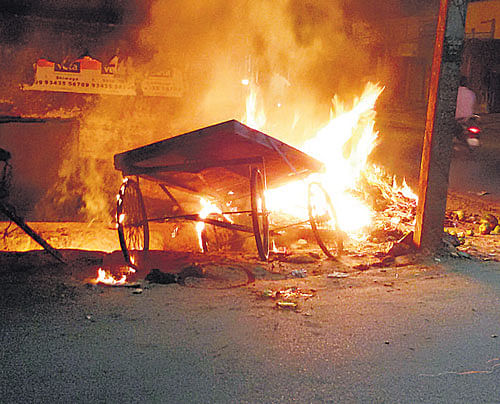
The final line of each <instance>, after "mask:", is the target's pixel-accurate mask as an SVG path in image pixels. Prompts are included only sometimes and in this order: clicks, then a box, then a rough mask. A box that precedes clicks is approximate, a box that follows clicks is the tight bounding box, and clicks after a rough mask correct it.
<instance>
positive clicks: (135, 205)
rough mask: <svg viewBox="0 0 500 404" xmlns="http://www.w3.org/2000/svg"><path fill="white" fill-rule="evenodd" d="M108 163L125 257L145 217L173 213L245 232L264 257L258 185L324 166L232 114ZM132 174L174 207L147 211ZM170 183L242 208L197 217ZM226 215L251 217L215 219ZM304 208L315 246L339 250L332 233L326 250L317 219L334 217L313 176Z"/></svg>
mask: <svg viewBox="0 0 500 404" xmlns="http://www.w3.org/2000/svg"><path fill="white" fill-rule="evenodd" d="M114 164H115V168H116V169H117V170H120V171H121V172H122V175H123V176H124V177H125V180H124V183H123V184H122V187H121V188H120V191H119V194H118V198H117V199H118V202H117V215H116V217H117V224H118V225H117V227H118V235H119V239H120V245H121V248H122V251H123V254H124V256H125V259H126V261H127V262H129V263H130V261H131V252H132V251H133V250H148V248H149V224H148V223H149V222H151V221H179V220H191V221H196V222H205V223H208V224H211V225H214V226H219V227H225V228H228V229H231V230H235V231H240V232H246V233H253V235H254V238H255V242H256V246H257V251H258V254H259V257H260V259H262V260H267V259H268V256H269V233H270V229H269V211H268V210H267V209H266V203H265V195H264V193H265V190H266V189H267V188H268V187H269V188H274V187H278V186H281V185H283V184H286V183H288V182H290V181H296V180H299V179H303V178H305V177H307V176H309V175H310V174H312V173H315V172H321V171H322V170H323V169H324V166H323V164H322V163H321V162H319V161H318V160H316V159H314V158H312V157H310V156H308V155H307V154H305V153H303V152H301V151H300V150H297V149H295V148H293V147H292V146H289V145H287V144H285V143H283V142H281V141H279V140H277V139H275V138H273V137H271V136H268V135H266V134H264V133H262V132H260V131H257V130H255V129H252V128H250V127H248V126H246V125H243V124H242V123H240V122H238V121H236V120H230V121H227V122H222V123H219V124H216V125H212V126H209V127H205V128H202V129H199V130H195V131H192V132H189V133H185V134H182V135H178V136H175V137H171V138H168V139H165V140H162V141H159V142H156V143H152V144H149V145H146V146H143V147H139V148H137V149H133V150H129V151H126V152H123V153H119V154H116V155H115V156H114ZM140 178H144V179H147V180H149V181H153V182H154V183H157V184H158V185H159V186H160V188H161V189H162V191H163V193H164V194H165V195H166V196H167V197H168V198H169V200H170V202H171V203H172V202H173V203H175V204H176V205H177V206H178V209H177V213H179V214H176V215H172V216H164V217H160V218H148V215H147V212H146V208H145V204H144V200H143V196H142V193H141V188H140V185H139V180H140ZM174 189H176V190H181V191H183V192H187V193H191V194H195V195H198V196H201V197H204V198H208V199H211V200H214V201H217V202H218V203H219V204H220V205H221V206H228V203H232V206H247V207H249V209H242V210H234V209H233V210H230V211H226V212H222V213H221V215H219V216H217V217H213V216H210V215H209V216H207V217H204V218H203V217H201V216H200V215H199V214H198V213H189V212H186V211H185V210H184V208H183V207H182V206H181V204H180V203H179V202H178V200H177V199H176V198H175V197H174V195H173V193H172V192H171V191H172V190H174ZM314 193H316V194H318V193H319V195H320V199H321V200H322V202H321V203H320V202H317V201H318V198H317V197H314V196H312V195H313V194H314ZM245 201H246V202H245ZM248 201H249V203H248ZM325 203H326V205H325ZM325 206H326V208H325ZM325 209H326V210H325ZM325 212H326V213H325ZM228 215H231V216H238V215H240V216H241V215H243V216H244V217H245V216H246V217H247V218H248V217H249V216H250V217H251V225H247V224H244V223H243V224H238V223H236V220H234V221H233V220H231V221H229V220H225V219H223V217H227V216H228ZM309 216H310V223H311V226H312V230H313V232H314V233H315V236H316V239H317V240H318V237H319V240H318V243H319V245H320V247H321V248H322V249H323V251H325V253H327V255H330V256H333V255H335V254H337V253H338V252H339V251H340V250H341V246H340V245H339V243H338V240H337V242H336V244H337V245H336V246H335V247H334V250H336V251H332V249H331V248H330V247H329V246H327V245H326V243H325V242H324V240H323V236H322V234H321V227H322V226H323V225H324V224H325V223H326V222H328V221H330V222H331V221H332V219H333V221H334V222H335V223H336V218H335V213H334V210H333V206H332V204H331V200H330V198H329V196H328V195H327V194H326V192H324V189H323V188H322V187H321V185H319V184H317V183H313V184H310V185H309Z"/></svg>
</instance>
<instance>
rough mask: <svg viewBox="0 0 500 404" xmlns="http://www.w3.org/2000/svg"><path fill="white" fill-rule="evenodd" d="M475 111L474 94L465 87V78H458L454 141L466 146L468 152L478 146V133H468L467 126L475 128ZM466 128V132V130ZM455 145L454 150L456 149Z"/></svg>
mask: <svg viewBox="0 0 500 404" xmlns="http://www.w3.org/2000/svg"><path fill="white" fill-rule="evenodd" d="M475 110H476V93H475V92H474V91H472V90H471V89H470V88H469V87H467V78H466V77H464V76H462V77H460V84H459V87H458V93H457V107H456V109H455V122H456V129H455V130H456V133H455V139H456V140H458V141H459V143H458V144H460V143H462V144H464V145H467V148H468V149H469V150H472V149H473V148H475V147H477V146H479V144H480V143H479V136H478V132H479V129H478V132H470V133H469V131H470V129H469V128H468V127H469V126H472V125H473V126H476V125H477V124H476V123H475V122H476V119H477V115H475V114H474V112H475ZM466 128H467V130H466ZM472 133H473V134H472ZM457 147H458V146H457V145H455V149H457Z"/></svg>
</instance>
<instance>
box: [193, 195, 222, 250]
mask: <svg viewBox="0 0 500 404" xmlns="http://www.w3.org/2000/svg"><path fill="white" fill-rule="evenodd" d="M200 204H201V210H200V212H199V213H198V216H199V217H200V218H201V219H206V218H207V217H208V215H209V214H210V213H222V211H221V210H220V209H219V208H218V207H217V206H216V205H214V204H213V203H212V202H210V201H209V200H207V199H205V198H200ZM204 229H205V223H204V222H196V232H197V233H198V244H199V246H200V250H201V251H202V252H205V247H204V245H203V236H202V234H203V230H204Z"/></svg>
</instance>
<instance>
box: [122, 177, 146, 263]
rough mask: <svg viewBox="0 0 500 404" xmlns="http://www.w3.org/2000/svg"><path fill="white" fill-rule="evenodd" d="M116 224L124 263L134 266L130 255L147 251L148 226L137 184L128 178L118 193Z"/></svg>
mask: <svg viewBox="0 0 500 404" xmlns="http://www.w3.org/2000/svg"><path fill="white" fill-rule="evenodd" d="M116 222H117V224H118V238H119V239H120V246H121V249H122V252H123V256H124V258H125V261H126V262H127V264H129V265H131V266H135V264H134V262H132V254H131V253H132V252H133V251H148V250H149V224H148V219H147V216H146V207H145V206H144V200H143V198H142V193H141V190H140V188H139V184H138V183H137V182H136V181H134V180H131V179H130V178H126V179H125V181H124V182H123V184H122V186H121V188H120V191H119V193H118V198H117V205H116Z"/></svg>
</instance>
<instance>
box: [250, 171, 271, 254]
mask: <svg viewBox="0 0 500 404" xmlns="http://www.w3.org/2000/svg"><path fill="white" fill-rule="evenodd" d="M264 190H265V185H264V177H263V175H262V173H261V172H260V170H258V169H257V168H253V169H252V172H251V176H250V203H251V207H252V227H253V234H254V236H255V243H256V244H257V251H258V252H259V258H260V259H261V260H263V261H267V259H268V258H269V215H268V212H267V210H266V200H265V196H264Z"/></svg>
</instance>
